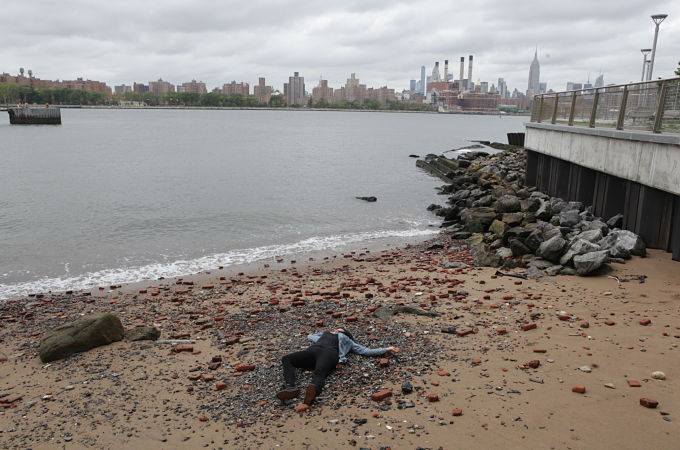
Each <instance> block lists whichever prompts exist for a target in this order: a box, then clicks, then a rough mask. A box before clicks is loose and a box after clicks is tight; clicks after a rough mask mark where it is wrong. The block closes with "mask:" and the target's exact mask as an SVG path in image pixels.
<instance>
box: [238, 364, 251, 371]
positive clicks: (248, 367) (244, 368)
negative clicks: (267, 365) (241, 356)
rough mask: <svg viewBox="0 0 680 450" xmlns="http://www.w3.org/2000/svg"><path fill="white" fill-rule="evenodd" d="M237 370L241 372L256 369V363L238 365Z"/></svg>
mask: <svg viewBox="0 0 680 450" xmlns="http://www.w3.org/2000/svg"><path fill="white" fill-rule="evenodd" d="M236 370H237V371H239V372H247V371H249V370H255V365H254V364H241V365H240V366H236Z"/></svg>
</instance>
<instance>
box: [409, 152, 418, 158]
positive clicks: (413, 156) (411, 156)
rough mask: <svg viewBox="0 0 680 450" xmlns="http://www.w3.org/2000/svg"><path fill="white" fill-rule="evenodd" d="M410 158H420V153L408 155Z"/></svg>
mask: <svg viewBox="0 0 680 450" xmlns="http://www.w3.org/2000/svg"><path fill="white" fill-rule="evenodd" d="M408 157H409V158H420V155H416V154H415V153H413V154H411V155H408Z"/></svg>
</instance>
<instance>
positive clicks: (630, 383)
mask: <svg viewBox="0 0 680 450" xmlns="http://www.w3.org/2000/svg"><path fill="white" fill-rule="evenodd" d="M626 382H627V383H628V386H630V387H641V386H642V385H641V384H640V382H639V381H636V380H626Z"/></svg>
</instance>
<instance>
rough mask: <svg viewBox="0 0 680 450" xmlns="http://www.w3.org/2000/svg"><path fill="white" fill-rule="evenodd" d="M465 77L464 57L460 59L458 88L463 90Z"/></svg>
mask: <svg viewBox="0 0 680 450" xmlns="http://www.w3.org/2000/svg"><path fill="white" fill-rule="evenodd" d="M464 77H465V56H461V57H460V86H458V88H459V89H460V90H461V91H462V90H463V78H464Z"/></svg>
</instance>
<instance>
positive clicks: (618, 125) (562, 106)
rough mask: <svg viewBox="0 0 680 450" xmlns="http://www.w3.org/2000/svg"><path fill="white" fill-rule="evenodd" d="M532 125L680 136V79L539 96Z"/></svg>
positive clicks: (535, 103)
mask: <svg viewBox="0 0 680 450" xmlns="http://www.w3.org/2000/svg"><path fill="white" fill-rule="evenodd" d="M531 121H532V122H545V123H557V124H566V125H569V126H574V125H576V126H587V127H590V128H594V127H606V128H615V129H617V130H640V131H652V132H654V133H680V78H669V79H666V80H656V81H646V82H641V83H631V84H620V85H613V86H603V87H598V88H589V89H579V90H575V91H565V92H551V93H548V94H539V95H535V96H534V102H533V105H532V108H531Z"/></svg>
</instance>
